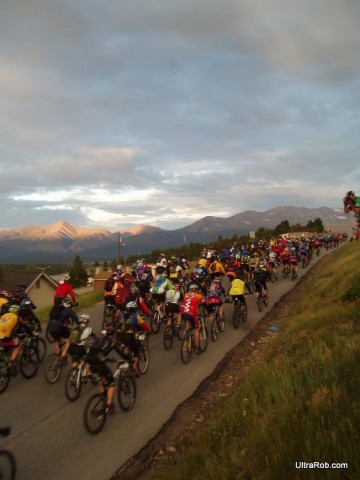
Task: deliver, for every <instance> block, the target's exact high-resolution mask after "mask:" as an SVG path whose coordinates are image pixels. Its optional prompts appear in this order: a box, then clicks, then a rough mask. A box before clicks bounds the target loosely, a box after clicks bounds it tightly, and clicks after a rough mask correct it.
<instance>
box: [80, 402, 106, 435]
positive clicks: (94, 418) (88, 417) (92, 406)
mask: <svg viewBox="0 0 360 480" xmlns="http://www.w3.org/2000/svg"><path fill="white" fill-rule="evenodd" d="M105 422H106V396H105V395H104V394H103V393H94V394H93V395H91V397H90V398H89V400H88V401H87V402H86V405H85V410H84V426H85V428H86V430H87V431H88V432H89V433H90V434H91V435H96V434H97V433H99V432H101V430H102V429H103V428H104V425H105Z"/></svg>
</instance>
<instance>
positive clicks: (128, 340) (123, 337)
mask: <svg viewBox="0 0 360 480" xmlns="http://www.w3.org/2000/svg"><path fill="white" fill-rule="evenodd" d="M117 341H118V342H119V343H122V344H124V345H126V346H127V347H129V350H131V351H132V352H133V353H134V356H135V357H138V356H139V344H138V342H137V340H136V338H135V335H134V333H132V332H117Z"/></svg>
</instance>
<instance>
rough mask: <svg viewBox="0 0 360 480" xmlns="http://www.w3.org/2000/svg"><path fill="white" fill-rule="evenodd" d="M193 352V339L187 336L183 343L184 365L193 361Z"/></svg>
mask: <svg viewBox="0 0 360 480" xmlns="http://www.w3.org/2000/svg"><path fill="white" fill-rule="evenodd" d="M192 351H193V345H192V338H191V335H190V334H185V337H184V338H183V339H182V341H181V347H180V357H181V360H182V362H183V363H185V364H187V363H189V362H190V360H191V356H192Z"/></svg>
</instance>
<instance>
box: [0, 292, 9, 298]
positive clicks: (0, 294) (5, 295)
mask: <svg viewBox="0 0 360 480" xmlns="http://www.w3.org/2000/svg"><path fill="white" fill-rule="evenodd" d="M0 297H5V298H10V297H11V295H10V292H9V291H8V290H1V292H0Z"/></svg>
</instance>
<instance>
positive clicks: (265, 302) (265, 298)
mask: <svg viewBox="0 0 360 480" xmlns="http://www.w3.org/2000/svg"><path fill="white" fill-rule="evenodd" d="M263 303H264V305H265V307H267V306H268V305H269V299H268V297H267V295H264V297H263Z"/></svg>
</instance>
